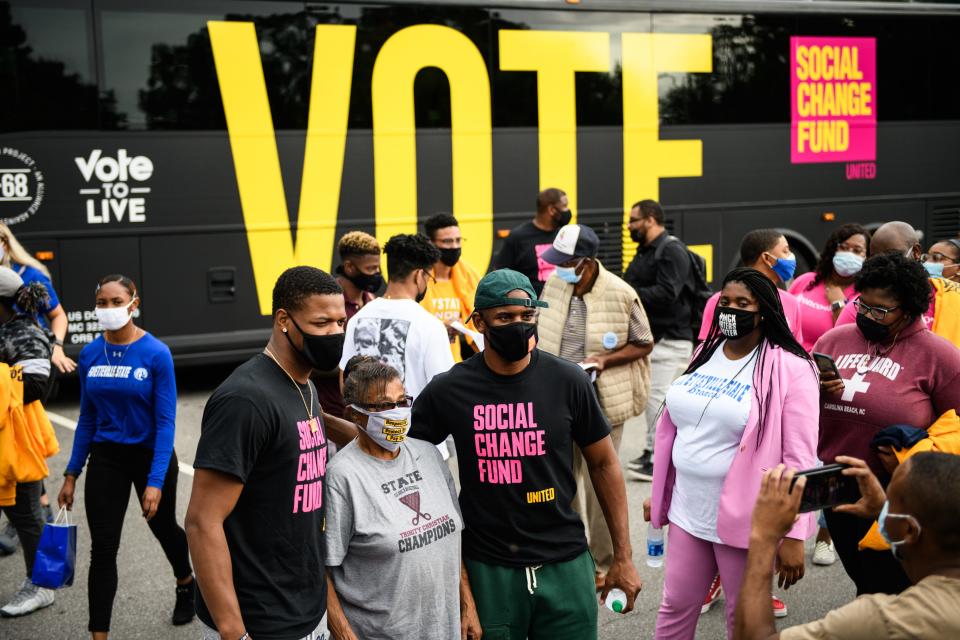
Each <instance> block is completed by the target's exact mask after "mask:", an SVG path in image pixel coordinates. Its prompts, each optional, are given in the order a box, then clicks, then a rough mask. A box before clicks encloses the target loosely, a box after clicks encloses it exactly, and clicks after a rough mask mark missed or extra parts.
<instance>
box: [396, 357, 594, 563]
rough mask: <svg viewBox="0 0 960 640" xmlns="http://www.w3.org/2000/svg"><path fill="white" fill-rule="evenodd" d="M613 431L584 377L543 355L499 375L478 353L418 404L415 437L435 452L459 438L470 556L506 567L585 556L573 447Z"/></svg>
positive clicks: (439, 378)
mask: <svg viewBox="0 0 960 640" xmlns="http://www.w3.org/2000/svg"><path fill="white" fill-rule="evenodd" d="M609 433H610V425H609V423H608V422H607V419H606V418H605V417H604V415H603V411H602V410H601V409H600V404H599V402H598V401H597V396H596V393H595V392H594V390H593V386H592V385H591V384H590V379H589V378H588V377H587V375H586V374H585V373H584V372H583V371H582V370H581V369H580V367H578V366H577V365H575V364H571V363H569V362H566V361H564V360H561V359H560V358H557V357H556V356H552V355H550V354H548V353H544V352H542V351H540V350H539V349H534V351H533V354H532V357H531V359H530V364H529V365H528V366H527V368H526V369H524V370H523V371H522V372H520V373H518V374H517V375H513V376H501V375H498V374H496V373H494V372H493V371H491V370H490V369H489V368H488V367H487V365H486V363H485V362H484V358H483V354H482V353H478V354H476V355H474V356H471V357H470V358H468V359H467V360H464V361H463V362H462V363H461V364H458V365H457V366H455V367H454V368H453V369H451V370H450V371H448V372H447V373H444V374H441V375H439V376H437V377H436V378H434V379H433V381H432V382H431V383H430V384H429V385H427V388H426V389H424V390H423V393H421V394H420V396H419V397H418V398H417V400H416V402H414V405H413V417H412V427H411V431H410V435H411V436H412V437H414V438H421V439H423V440H427V441H429V442H433V443H434V444H437V443H440V442H443V440H444V439H445V438H446V437H447V436H448V435H452V436H453V439H454V442H455V443H456V446H457V462H458V464H459V469H460V486H461V489H460V508H461V510H462V512H463V520H464V523H465V525H466V529H465V531H464V533H463V552H464V555H465V556H466V557H468V558H470V559H473V560H477V561H480V562H486V563H488V564H495V565H503V566H510V567H528V566H534V565H538V564H543V563H552V562H565V561H567V560H570V559H572V558H575V557H577V556H578V555H579V554H581V553H583V552H584V551H585V550H586V548H587V540H586V536H585V534H584V529H583V523H582V522H581V520H580V516H579V515H577V513H576V512H575V511H574V510H573V507H572V502H573V497H574V494H575V493H576V482H575V480H574V476H573V446H574V444H576V445H577V446H579V447H581V448H584V447H587V446H589V445H591V444H593V443H595V442H597V441H598V440H600V439H602V438H604V437H605V436H607V435H608V434H609Z"/></svg>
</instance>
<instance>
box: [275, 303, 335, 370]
mask: <svg viewBox="0 0 960 640" xmlns="http://www.w3.org/2000/svg"><path fill="white" fill-rule="evenodd" d="M287 317H288V318H290V322H292V323H293V326H294V327H296V328H297V331H299V332H300V337H301V338H302V339H303V348H302V349H298V348H297V345H295V344H294V343H293V339H292V338H291V337H290V333H289V332H287V331H284V332H283V335H284V336H286V338H287V342H289V343H290V346H291V347H292V348H293V350H294V352H295V353H296V354H297V355H299V356H300V358H301V359H302V360H303V361H304V362H305V363H306V364H308V365H310V367H312V368H313V369H316V370H317V371H333V370H334V369H336V368H337V366H338V365H339V364H340V357H341V356H342V355H343V339H344V334H343V333H331V334H328V335H316V334H312V333H304V331H303V329H301V328H300V325H299V324H297V321H296V320H294V319H293V316H291V315H289V314H287Z"/></svg>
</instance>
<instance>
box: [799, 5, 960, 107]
mask: <svg viewBox="0 0 960 640" xmlns="http://www.w3.org/2000/svg"><path fill="white" fill-rule="evenodd" d="M956 28H957V23H956V20H952V19H943V18H939V19H938V18H935V17H929V18H928V17H917V16H896V17H893V16H889V17H882V16H845V17H843V18H839V17H836V16H829V15H827V16H803V17H802V18H800V19H799V33H798V34H797V35H809V36H818V35H830V36H840V37H873V38H876V39H877V94H878V97H877V120H879V121H881V122H883V121H888V122H889V121H915V120H956V119H958V118H960V88H958V86H957V83H956V82H954V81H952V80H949V79H950V78H953V77H955V76H956V72H957V68H958V65H960V52H958V49H957V47H956V45H955V36H954V35H952V34H954V33H955V32H956Z"/></svg>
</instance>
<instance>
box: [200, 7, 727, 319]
mask: <svg viewBox="0 0 960 640" xmlns="http://www.w3.org/2000/svg"><path fill="white" fill-rule="evenodd" d="M208 27H209V32H210V42H211V46H212V49H213V56H214V63H215V66H216V71H217V78H218V81H219V84H220V94H221V96H222V99H223V108H224V113H225V116H226V121H227V129H228V133H229V137H230V147H231V150H232V153H233V163H234V170H235V172H236V175H237V187H238V191H239V196H240V204H241V207H242V209H243V220H244V224H245V226H246V234H247V243H248V245H249V248H250V259H251V263H252V266H253V274H254V279H255V283H256V289H257V296H258V299H259V304H260V312H261V313H262V314H264V315H269V314H270V312H271V292H272V288H273V284H274V282H275V281H276V278H277V276H279V275H280V273H281V272H282V271H283V270H284V269H286V268H288V267H290V266H292V265H295V264H308V265H313V266H316V267H320V268H322V269H326V270H329V269H330V266H331V263H332V258H333V248H334V243H335V238H334V235H335V231H336V224H337V215H338V210H339V200H340V188H341V180H342V176H343V163H344V153H345V148H346V136H347V116H348V113H349V105H350V93H351V91H358V90H367V89H368V88H367V87H353V86H352V80H353V64H354V50H355V47H356V27H354V26H348V25H318V26H317V27H316V34H315V38H316V40H315V46H314V59H313V65H312V67H313V72H312V78H311V87H310V102H309V104H310V107H309V109H310V112H309V114H308V117H307V132H306V147H305V151H304V164H303V175H302V176H301V185H300V208H299V211H298V212H297V216H296V219H297V233H296V243H294V240H293V233H292V230H291V228H290V222H289V220H290V218H289V216H288V212H287V206H286V198H285V194H284V189H283V182H282V177H281V172H280V159H279V154H278V151H277V143H276V137H275V133H274V128H273V121H272V117H271V113H270V104H269V102H268V100H267V90H266V82H265V80H264V74H263V67H262V65H261V62H260V51H259V46H258V42H257V36H256V32H255V30H254V25H253V23H250V22H222V21H211V22H208ZM498 38H499V51H500V70H499V71H500V72H501V73H510V72H515V71H533V72H536V73H537V99H538V105H539V107H538V118H539V121H538V140H539V184H540V186H541V188H544V187H548V186H560V187H562V188H564V189H565V190H566V191H567V194H568V197H569V199H570V204H571V209H572V210H573V211H576V210H577V137H576V95H575V83H574V75H575V73H577V72H591V71H592V72H609V71H610V67H611V56H610V34H608V33H602V32H577V31H537V30H527V31H514V30H502V31H500V32H499V34H498ZM621 45H622V61H621V64H622V74H623V174H624V180H623V182H624V194H623V215H624V225H623V235H624V243H623V247H624V254H623V259H624V264H626V263H627V262H629V260H630V259H631V258H632V257H633V253H634V252H635V249H636V247H635V245H634V243H632V242H630V241H629V234H628V232H627V230H626V218H627V217H628V216H629V213H630V205H631V204H633V202H635V201H637V200H640V199H643V198H653V199H659V181H660V178H673V177H697V176H700V175H702V171H703V169H702V167H703V160H702V145H701V142H700V141H699V140H666V141H662V140H660V139H659V108H658V89H657V76H658V74H659V73H662V72H701V73H709V72H710V71H711V70H712V51H711V49H712V40H711V37H710V36H709V35H687V34H647V33H624V34H622V35H621ZM427 67H433V68H437V69H439V70H440V71H442V72H443V73H444V74H445V75H446V77H447V80H448V82H449V86H450V112H451V113H450V120H451V151H452V153H451V158H452V162H451V164H452V166H451V180H452V185H453V189H452V192H453V213H454V215H456V216H457V219H458V220H459V222H460V226H461V229H462V232H463V235H464V237H467V238H469V239H470V242H469V243H465V244H464V249H463V255H464V259H466V260H467V261H469V262H470V263H471V264H474V265H475V266H477V267H479V268H481V269H485V268H486V266H487V265H488V264H489V263H490V258H491V253H492V251H493V235H494V234H493V152H492V144H493V136H492V117H491V98H490V79H489V77H488V72H487V65H486V63H485V61H484V59H483V56H482V54H481V53H480V51H479V50H478V49H477V47H476V46H475V45H474V44H473V43H472V42H471V41H470V40H469V39H468V38H467V37H466V36H465V35H463V34H462V33H460V32H459V31H457V30H455V29H451V28H449V27H445V26H440V25H427V24H424V25H415V26H411V27H407V28H405V29H401V30H400V31H397V32H396V33H395V34H393V35H392V36H391V37H390V38H389V39H388V40H387V42H386V43H384V45H383V47H382V48H381V50H380V52H379V53H378V55H377V58H376V61H375V63H374V68H373V77H372V80H371V86H370V87H369V91H370V92H371V102H372V108H373V147H374V185H373V186H374V202H375V209H376V210H375V215H376V235H377V237H378V239H379V240H380V241H381V242H384V241H386V239H387V238H389V237H390V236H391V235H393V234H396V233H413V232H415V231H416V230H417V216H418V212H417V169H416V167H417V162H416V153H417V149H416V125H415V120H414V97H413V86H414V79H415V78H416V75H417V73H419V71H420V70H422V69H424V68H427Z"/></svg>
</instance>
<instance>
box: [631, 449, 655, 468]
mask: <svg viewBox="0 0 960 640" xmlns="http://www.w3.org/2000/svg"><path fill="white" fill-rule="evenodd" d="M651 462H653V460H651V459H650V452H649V451H644V452H643V455H642V456H640V457H639V458H634V459H633V460H631V461H630V462H628V463H627V469H636V470H639V469H641V468H643V467H644V466H646V465H648V464H650V463H651Z"/></svg>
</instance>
